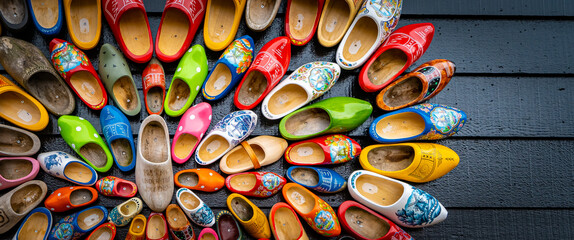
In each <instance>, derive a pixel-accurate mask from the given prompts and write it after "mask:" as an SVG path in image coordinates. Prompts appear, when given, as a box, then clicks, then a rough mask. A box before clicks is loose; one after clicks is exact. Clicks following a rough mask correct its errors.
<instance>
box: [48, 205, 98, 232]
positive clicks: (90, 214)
mask: <svg viewBox="0 0 574 240" xmlns="http://www.w3.org/2000/svg"><path fill="white" fill-rule="evenodd" d="M107 217H108V210H107V209H106V208H105V207H102V206H94V207H90V208H86V209H84V210H82V211H79V212H76V213H74V214H72V215H68V216H66V217H64V218H62V219H60V221H59V222H58V223H56V225H54V227H53V228H52V231H50V238H49V239H57V240H63V239H69V240H79V239H82V237H83V236H84V235H86V234H87V233H89V232H91V231H93V230H94V229H95V228H97V227H98V226H99V225H100V224H102V223H104V221H105V220H106V218H107Z"/></svg>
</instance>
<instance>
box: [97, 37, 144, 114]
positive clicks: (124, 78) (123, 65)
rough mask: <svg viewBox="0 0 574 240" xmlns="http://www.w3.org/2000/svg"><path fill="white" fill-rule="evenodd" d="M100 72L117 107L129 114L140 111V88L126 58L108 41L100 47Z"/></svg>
mask: <svg viewBox="0 0 574 240" xmlns="http://www.w3.org/2000/svg"><path fill="white" fill-rule="evenodd" d="M99 59H100V64H99V69H98V72H99V74H100V77H101V79H102V82H104V85H105V86H106V90H107V91H108V93H109V95H110V96H111V97H112V99H113V100H114V102H115V103H116V105H117V107H118V108H119V109H120V110H122V112H123V113H125V114H126V115H129V116H135V115H137V114H139V113H140V110H141V108H142V107H141V102H140V96H139V95H138V89H137V88H136V84H135V82H134V79H133V77H132V73H131V71H130V67H129V66H128V63H127V62H126V59H125V58H124V56H123V55H122V53H121V52H120V51H118V49H116V48H115V47H114V46H112V45H110V44H108V43H106V44H104V45H103V46H102V48H101V49H100V58H99Z"/></svg>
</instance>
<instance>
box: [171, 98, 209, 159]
mask: <svg viewBox="0 0 574 240" xmlns="http://www.w3.org/2000/svg"><path fill="white" fill-rule="evenodd" d="M210 124H211V105H209V103H206V102H202V103H199V104H197V105H195V106H193V107H191V108H189V109H188V110H187V111H186V112H185V113H184V114H183V117H181V119H180V121H179V125H178V126H177V131H175V135H174V136H173V144H172V146H171V158H172V159H173V161H174V162H176V163H179V164H182V163H185V162H187V160H189V158H190V157H191V155H192V154H193V152H194V151H195V148H196V147H197V145H198V144H199V143H200V142H201V139H202V138H203V134H205V132H206V131H207V128H209V125H210Z"/></svg>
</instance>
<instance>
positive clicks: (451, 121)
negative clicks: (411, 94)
mask: <svg viewBox="0 0 574 240" xmlns="http://www.w3.org/2000/svg"><path fill="white" fill-rule="evenodd" d="M465 123H466V114H465V113H464V112H463V111H461V110H459V109H456V108H453V107H448V106H444V105H439V104H432V103H423V104H420V105H416V106H412V107H409V108H404V109H401V110H398V111H394V112H391V113H387V114H385V115H382V116H380V117H378V118H377V119H375V120H374V121H373V123H371V126H370V128H369V134H370V135H371V138H373V139H374V140H375V141H377V142H380V143H396V142H405V141H413V140H438V139H443V138H447V137H450V136H452V135H453V134H455V133H457V132H458V131H459V130H460V129H461V128H462V126H464V124H465Z"/></svg>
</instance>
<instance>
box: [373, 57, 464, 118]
mask: <svg viewBox="0 0 574 240" xmlns="http://www.w3.org/2000/svg"><path fill="white" fill-rule="evenodd" d="M455 69H456V67H455V65H454V63H453V62H451V61H449V60H446V59H437V60H432V61H430V62H427V63H425V64H423V65H421V66H419V67H418V68H416V69H415V70H413V71H412V72H410V73H407V74H406V75H404V76H402V77H401V78H399V79H397V80H396V81H394V82H393V83H391V84H390V85H388V86H386V87H385V88H383V90H381V92H380V93H379V94H378V95H377V106H379V107H380V108H381V109H383V110H385V111H392V110H397V109H400V108H404V107H408V106H412V105H415V104H417V103H421V102H424V101H426V100H428V99H430V98H432V97H434V96H435V95H437V94H438V93H439V92H440V91H442V90H443V89H444V88H445V87H446V85H447V84H448V83H449V82H450V79H451V77H452V76H453V75H454V71H455Z"/></svg>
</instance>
